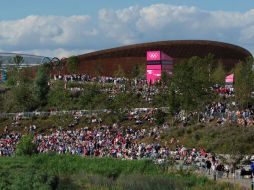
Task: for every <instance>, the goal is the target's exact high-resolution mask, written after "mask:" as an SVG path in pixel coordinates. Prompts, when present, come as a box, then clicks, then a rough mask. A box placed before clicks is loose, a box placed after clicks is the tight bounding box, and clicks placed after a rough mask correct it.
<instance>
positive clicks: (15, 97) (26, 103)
mask: <svg viewBox="0 0 254 190" xmlns="http://www.w3.org/2000/svg"><path fill="white" fill-rule="evenodd" d="M9 98H10V100H12V101H11V102H10V103H11V104H9V106H10V109H12V110H13V111H16V112H21V111H22V112H25V111H33V110H34V109H35V107H36V101H35V99H34V95H33V91H32V88H31V85H29V84H28V83H21V84H19V85H18V86H16V87H15V88H14V89H13V90H12V91H11V94H10V97H9Z"/></svg>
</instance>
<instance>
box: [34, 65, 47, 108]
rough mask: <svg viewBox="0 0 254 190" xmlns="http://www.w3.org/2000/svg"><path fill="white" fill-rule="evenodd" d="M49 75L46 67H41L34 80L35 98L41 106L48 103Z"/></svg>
mask: <svg viewBox="0 0 254 190" xmlns="http://www.w3.org/2000/svg"><path fill="white" fill-rule="evenodd" d="M48 82H49V77H48V75H47V73H46V69H45V68H44V67H39V69H38V71H37V73H36V77H35V80H34V93H35V99H36V100H37V102H38V104H39V105H40V106H43V105H45V104H47V98H48V97H47V96H48V92H49V85H48Z"/></svg>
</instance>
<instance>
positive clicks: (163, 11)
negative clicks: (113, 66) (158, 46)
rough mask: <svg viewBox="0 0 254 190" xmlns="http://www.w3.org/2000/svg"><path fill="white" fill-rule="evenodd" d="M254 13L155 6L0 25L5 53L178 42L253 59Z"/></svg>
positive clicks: (33, 18) (67, 51)
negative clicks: (224, 47) (211, 45)
mask: <svg viewBox="0 0 254 190" xmlns="http://www.w3.org/2000/svg"><path fill="white" fill-rule="evenodd" d="M253 18H254V9H251V10H249V11H246V12H243V13H240V12H225V11H206V10H201V9H198V8H196V7H188V6H173V5H170V4H154V5H150V6H146V7H141V6H131V7H127V8H125V9H119V10H109V9H102V10H100V11H99V12H98V16H97V17H90V16H89V15H74V16H69V17H65V16H53V15H52V16H36V15H31V16H28V17H25V18H23V19H19V20H11V21H4V20H3V21H0V44H1V49H3V51H8V52H14V51H15V52H23V53H34V54H40V55H45V56H58V57H63V56H64V57H66V56H69V55H77V54H82V53H86V52H90V51H92V50H99V49H105V48H111V47H116V46H121V45H126V44H133V43H141V42H149V41H158V40H179V39H204V40H217V41H223V42H228V43H233V44H237V45H240V46H243V47H245V48H247V49H249V50H250V51H251V52H252V53H254V20H253Z"/></svg>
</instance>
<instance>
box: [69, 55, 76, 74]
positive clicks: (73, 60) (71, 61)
mask: <svg viewBox="0 0 254 190" xmlns="http://www.w3.org/2000/svg"><path fill="white" fill-rule="evenodd" d="M78 63H79V60H78V57H77V56H71V57H69V58H68V59H67V70H68V72H69V73H75V72H77V70H78Z"/></svg>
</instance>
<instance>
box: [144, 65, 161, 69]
mask: <svg viewBox="0 0 254 190" xmlns="http://www.w3.org/2000/svg"><path fill="white" fill-rule="evenodd" d="M161 67H162V65H146V70H161V69H162V68H161Z"/></svg>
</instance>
